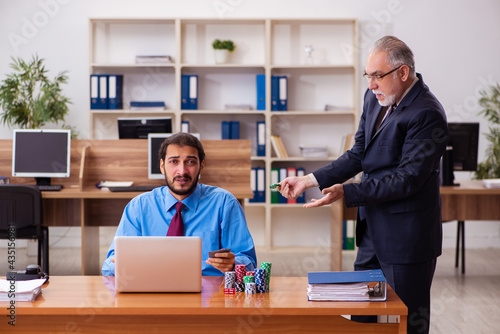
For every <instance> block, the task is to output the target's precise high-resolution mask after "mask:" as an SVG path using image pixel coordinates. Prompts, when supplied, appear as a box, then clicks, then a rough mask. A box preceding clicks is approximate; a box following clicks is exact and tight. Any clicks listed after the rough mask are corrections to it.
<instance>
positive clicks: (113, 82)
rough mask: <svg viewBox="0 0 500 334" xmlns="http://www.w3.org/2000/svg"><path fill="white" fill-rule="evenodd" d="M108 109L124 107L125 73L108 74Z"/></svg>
mask: <svg viewBox="0 0 500 334" xmlns="http://www.w3.org/2000/svg"><path fill="white" fill-rule="evenodd" d="M108 94H109V104H108V109H123V75H115V74H111V75H109V76H108Z"/></svg>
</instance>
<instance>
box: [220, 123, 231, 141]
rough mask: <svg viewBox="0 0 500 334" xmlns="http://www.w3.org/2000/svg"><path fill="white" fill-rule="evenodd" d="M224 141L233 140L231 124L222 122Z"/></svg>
mask: <svg viewBox="0 0 500 334" xmlns="http://www.w3.org/2000/svg"><path fill="white" fill-rule="evenodd" d="M221 128H222V129H221V130H222V136H221V138H222V139H231V122H229V121H222V123H221Z"/></svg>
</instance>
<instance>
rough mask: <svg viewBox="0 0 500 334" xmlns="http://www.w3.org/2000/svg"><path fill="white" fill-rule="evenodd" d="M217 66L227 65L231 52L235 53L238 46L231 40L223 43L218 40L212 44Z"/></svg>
mask: <svg viewBox="0 0 500 334" xmlns="http://www.w3.org/2000/svg"><path fill="white" fill-rule="evenodd" d="M212 47H213V48H214V57H215V63H216V64H225V63H227V60H228V58H229V52H233V51H234V49H235V48H236V45H235V44H234V43H233V41H231V40H225V41H221V40H220V39H216V40H215V41H213V42H212Z"/></svg>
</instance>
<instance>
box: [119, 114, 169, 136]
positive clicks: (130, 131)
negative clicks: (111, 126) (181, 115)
mask: <svg viewBox="0 0 500 334" xmlns="http://www.w3.org/2000/svg"><path fill="white" fill-rule="evenodd" d="M170 132H172V118H171V117H140V118H130V117H127V118H118V138H120V139H136V138H140V139H147V138H148V133H170Z"/></svg>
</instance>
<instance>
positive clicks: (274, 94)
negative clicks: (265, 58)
mask: <svg viewBox="0 0 500 334" xmlns="http://www.w3.org/2000/svg"><path fill="white" fill-rule="evenodd" d="M279 91H280V87H279V77H277V76H272V77H271V111H278V110H279V109H278V108H279V104H278V103H279Z"/></svg>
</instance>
